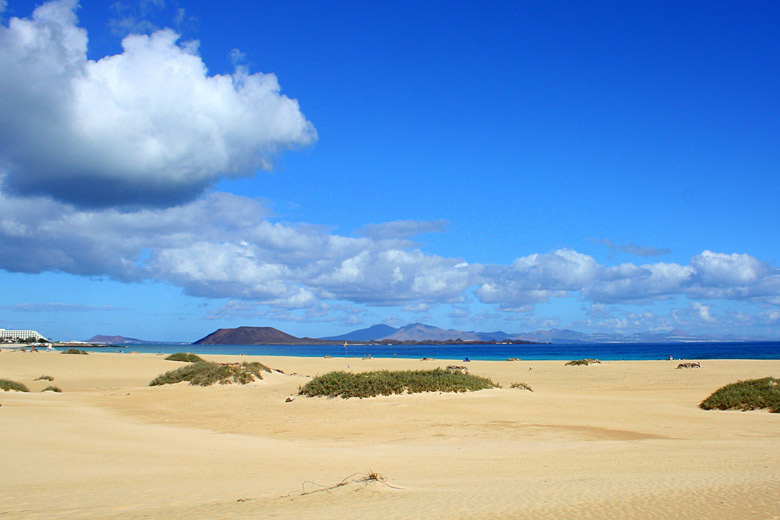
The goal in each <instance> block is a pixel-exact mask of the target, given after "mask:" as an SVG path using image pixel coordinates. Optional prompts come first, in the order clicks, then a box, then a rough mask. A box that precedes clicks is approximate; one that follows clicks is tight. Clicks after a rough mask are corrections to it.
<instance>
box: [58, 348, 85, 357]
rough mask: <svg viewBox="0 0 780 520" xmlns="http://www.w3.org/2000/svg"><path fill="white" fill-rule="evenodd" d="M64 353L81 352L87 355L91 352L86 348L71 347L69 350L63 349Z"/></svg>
mask: <svg viewBox="0 0 780 520" xmlns="http://www.w3.org/2000/svg"><path fill="white" fill-rule="evenodd" d="M62 353H63V354H81V355H83V356H86V355H87V354H89V352H87V351H86V350H79V349H77V348H69V349H68V350H63V351H62Z"/></svg>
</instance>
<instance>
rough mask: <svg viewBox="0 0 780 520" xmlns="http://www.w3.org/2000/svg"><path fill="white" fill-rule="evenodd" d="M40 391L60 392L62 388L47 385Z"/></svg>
mask: <svg viewBox="0 0 780 520" xmlns="http://www.w3.org/2000/svg"><path fill="white" fill-rule="evenodd" d="M41 392H57V393H60V392H62V390H61V389H60V387H59V386H47V387H46V388H44V389H43V390H41Z"/></svg>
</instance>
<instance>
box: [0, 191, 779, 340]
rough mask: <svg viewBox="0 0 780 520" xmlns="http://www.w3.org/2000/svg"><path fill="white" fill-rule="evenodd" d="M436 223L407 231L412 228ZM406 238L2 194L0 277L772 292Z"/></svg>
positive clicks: (215, 289) (756, 268)
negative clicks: (506, 259)
mask: <svg viewBox="0 0 780 520" xmlns="http://www.w3.org/2000/svg"><path fill="white" fill-rule="evenodd" d="M395 226H397V224H396V223H388V226H387V228H388V229H392V228H394V227H395ZM401 227H402V228H403V227H407V226H406V225H404V226H401ZM444 227H445V225H444V224H442V223H441V222H433V223H431V224H430V226H426V225H424V223H419V222H418V223H415V224H414V225H413V226H408V228H409V229H417V230H419V231H420V232H427V231H429V230H431V229H442V228H444ZM376 229H382V228H381V226H379V227H378V228H376ZM409 234H410V232H404V233H395V232H394V233H376V235H377V237H380V238H372V237H368V236H358V237H351V236H343V235H338V234H334V233H332V232H330V231H329V230H328V229H326V228H324V227H321V226H312V225H304V224H299V225H295V224H289V223H281V222H272V221H270V220H269V219H268V212H267V210H266V208H265V206H264V205H263V204H262V203H261V202H259V201H258V200H255V199H249V198H246V197H240V196H237V195H231V194H227V193H212V194H210V195H207V196H205V197H202V198H200V199H197V200H196V201H194V202H192V203H190V204H185V205H181V206H176V207H172V208H147V209H137V210H134V211H121V210H118V209H80V208H78V207H75V206H73V205H69V204H64V203H59V202H56V201H53V200H51V199H48V198H44V197H39V198H22V197H18V196H14V195H8V194H4V193H2V192H0V268H2V269H6V270H9V271H19V272H28V273H38V272H44V271H62V272H67V273H73V274H77V275H86V276H110V277H113V278H116V279H120V280H125V281H142V280H157V281H161V282H165V283H170V284H174V285H176V286H179V287H182V288H183V289H184V290H185V291H186V292H187V293H189V294H193V295H198V296H204V297H209V298H233V299H239V300H246V301H252V302H257V303H263V304H267V305H270V306H273V307H275V308H277V309H313V308H316V307H317V306H318V305H321V304H323V303H324V302H329V301H339V300H341V301H348V302H352V303H356V304H369V305H398V306H407V308H408V309H412V308H415V309H417V310H418V311H423V310H427V309H430V308H431V306H433V305H436V304H441V303H449V304H459V303H467V302H468V301H469V300H471V299H472V298H473V297H476V299H477V300H478V301H480V302H482V303H486V304H494V305H496V306H497V307H498V308H499V309H502V310H505V311H520V312H528V311H529V310H532V309H533V305H534V304H536V303H539V302H545V301H548V300H550V299H552V298H562V297H570V296H575V297H579V298H581V299H583V300H585V301H590V302H591V303H593V306H592V308H591V311H592V313H591V314H592V317H594V318H596V317H597V314H599V313H600V314H601V317H602V318H603V317H605V314H606V308H605V304H613V303H621V302H634V303H636V302H648V301H652V300H658V299H665V298H670V297H675V296H679V295H683V296H686V297H688V298H689V299H690V300H691V301H699V300H712V299H730V300H751V301H757V302H759V303H764V304H767V305H772V304H773V303H776V302H775V299H776V298H777V294H780V269H778V268H777V267H774V266H771V265H769V264H766V263H765V262H762V261H760V260H758V259H756V258H754V257H752V256H750V255H747V254H726V253H716V252H712V251H704V252H702V253H701V254H699V255H695V256H694V257H693V258H692V259H691V261H690V262H689V263H688V264H687V265H681V264H676V263H663V262H659V263H655V264H645V265H635V264H621V265H617V266H605V265H602V264H600V263H598V262H597V261H596V260H595V259H594V258H593V257H591V256H589V255H586V254H583V253H579V252H577V251H574V250H571V249H560V250H557V251H553V252H550V253H545V254H532V255H528V256H525V257H521V258H518V259H516V260H515V261H514V262H512V264H510V265H506V266H501V265H480V264H469V263H467V262H465V261H463V260H462V259H459V258H446V257H441V256H436V255H431V254H427V253H424V252H423V251H421V250H420V249H418V248H416V247H415V246H414V243H413V242H410V241H408V240H407V239H408V238H409ZM383 236H384V237H388V238H381V237H383ZM399 236H403V237H404V238H403V239H400V240H399V238H398V237H399ZM698 305H699V307H696V308H695V309H694V311H695V312H697V313H698V315H699V316H700V317H701V318H702V319H704V320H705V321H706V320H707V316H710V317H711V314H710V308H709V307H708V306H707V305H705V304H701V303H699V304H698ZM617 325H619V324H617V323H616V326H617Z"/></svg>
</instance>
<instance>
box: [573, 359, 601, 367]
mask: <svg viewBox="0 0 780 520" xmlns="http://www.w3.org/2000/svg"><path fill="white" fill-rule="evenodd" d="M597 363H601V361H599V360H598V359H590V358H588V359H575V360H574V361H569V362H568V363H566V366H580V365H584V366H588V365H595V364H597Z"/></svg>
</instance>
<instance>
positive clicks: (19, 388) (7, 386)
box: [0, 379, 30, 392]
mask: <svg viewBox="0 0 780 520" xmlns="http://www.w3.org/2000/svg"><path fill="white" fill-rule="evenodd" d="M0 390H5V391H6V392H7V391H9V390H13V391H14V392H29V391H30V389H29V388H27V387H26V386H24V385H23V384H22V383H17V382H16V381H11V380H10V379H0Z"/></svg>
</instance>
